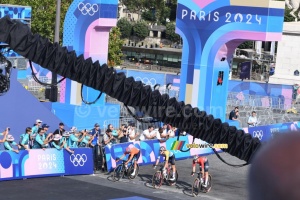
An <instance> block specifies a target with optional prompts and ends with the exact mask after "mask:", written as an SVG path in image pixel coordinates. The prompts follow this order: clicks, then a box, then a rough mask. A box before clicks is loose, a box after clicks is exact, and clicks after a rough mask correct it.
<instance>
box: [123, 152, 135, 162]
mask: <svg viewBox="0 0 300 200" xmlns="http://www.w3.org/2000/svg"><path fill="white" fill-rule="evenodd" d="M133 156H134V153H131V154H130V156H128V160H127V161H126V163H125V164H126V165H127V164H128V163H129V162H130V161H131V160H132V158H133Z"/></svg>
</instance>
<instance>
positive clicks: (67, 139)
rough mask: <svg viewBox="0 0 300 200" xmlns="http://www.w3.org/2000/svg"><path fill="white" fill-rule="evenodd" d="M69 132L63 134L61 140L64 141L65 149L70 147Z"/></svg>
mask: <svg viewBox="0 0 300 200" xmlns="http://www.w3.org/2000/svg"><path fill="white" fill-rule="evenodd" d="M70 135H71V134H70V132H69V131H65V132H64V133H63V136H62V140H63V141H65V143H66V145H67V147H70V146H71V140H70Z"/></svg>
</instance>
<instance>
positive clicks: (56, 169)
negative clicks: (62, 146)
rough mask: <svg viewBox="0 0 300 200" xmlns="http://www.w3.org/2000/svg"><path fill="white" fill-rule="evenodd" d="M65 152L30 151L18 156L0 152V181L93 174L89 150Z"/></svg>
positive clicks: (91, 157) (20, 153) (90, 151)
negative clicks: (72, 152)
mask: <svg viewBox="0 0 300 200" xmlns="http://www.w3.org/2000/svg"><path fill="white" fill-rule="evenodd" d="M74 151H75V153H74V154H70V153H69V152H67V151H66V150H56V149H46V150H41V149H31V150H29V151H26V150H22V151H20V152H19V153H18V154H17V153H15V152H13V151H1V152H0V180H1V181H3V180H14V179H23V178H33V177H45V176H62V175H79V174H93V156H92V150H91V149H90V148H77V149H74Z"/></svg>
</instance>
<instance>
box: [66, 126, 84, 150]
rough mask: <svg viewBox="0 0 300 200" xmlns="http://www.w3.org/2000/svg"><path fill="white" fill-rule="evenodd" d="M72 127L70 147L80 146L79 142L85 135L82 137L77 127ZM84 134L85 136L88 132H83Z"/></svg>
mask: <svg viewBox="0 0 300 200" xmlns="http://www.w3.org/2000/svg"><path fill="white" fill-rule="evenodd" d="M72 129H73V130H72ZM72 129H71V130H72V132H70V133H72V134H71V135H70V138H69V140H70V148H78V145H79V143H80V142H81V141H82V140H83V139H84V137H81V133H80V132H78V131H77V128H76V127H72ZM82 134H83V136H85V135H86V132H83V133H82Z"/></svg>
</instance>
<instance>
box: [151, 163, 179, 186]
mask: <svg viewBox="0 0 300 200" xmlns="http://www.w3.org/2000/svg"><path fill="white" fill-rule="evenodd" d="M164 166H165V165H161V166H160V170H158V171H156V172H155V173H154V175H153V177H152V186H153V188H160V186H161V185H162V184H163V181H166V182H167V184H168V185H174V184H175V183H176V181H177V180H178V172H177V170H176V173H175V180H174V181H172V180H170V177H171V176H172V174H173V169H172V166H171V164H170V163H168V168H167V169H166V174H163V168H164Z"/></svg>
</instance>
